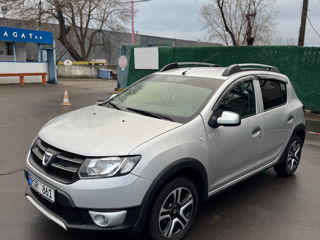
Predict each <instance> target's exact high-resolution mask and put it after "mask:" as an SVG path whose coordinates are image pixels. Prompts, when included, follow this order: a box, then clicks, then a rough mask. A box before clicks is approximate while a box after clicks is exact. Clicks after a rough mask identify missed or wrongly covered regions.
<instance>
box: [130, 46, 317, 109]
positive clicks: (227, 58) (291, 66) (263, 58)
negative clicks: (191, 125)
mask: <svg viewBox="0 0 320 240" xmlns="http://www.w3.org/2000/svg"><path fill="white" fill-rule="evenodd" d="M131 51H132V52H131V54H133V49H132V50H131ZM132 56H133V55H132ZM171 62H208V63H216V64H219V65H221V66H229V65H231V64H235V63H263V64H269V65H273V66H276V67H278V68H279V70H280V71H281V73H283V74H285V75H287V76H288V77H289V78H290V80H291V81H292V83H293V85H294V88H295V90H296V92H297V95H298V96H299V98H300V99H301V101H302V102H303V103H304V104H305V106H306V108H307V109H309V110H313V111H320V48H316V47H274V46H243V47H194V48H193V47H191V48H171V47H162V48H159V65H160V68H161V67H163V66H165V65H166V64H168V63H171ZM153 72H155V71H152V70H136V69H134V58H130V63H129V74H128V80H127V83H128V85H130V84H132V83H134V82H135V81H137V80H138V79H140V78H142V77H144V76H146V75H148V74H151V73H153Z"/></svg>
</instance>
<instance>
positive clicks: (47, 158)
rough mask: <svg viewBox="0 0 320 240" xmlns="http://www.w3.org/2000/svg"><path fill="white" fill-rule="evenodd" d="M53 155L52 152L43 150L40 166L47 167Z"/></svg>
mask: <svg viewBox="0 0 320 240" xmlns="http://www.w3.org/2000/svg"><path fill="white" fill-rule="evenodd" d="M53 157H54V155H53V154H52V153H49V152H45V153H44V154H43V158H42V166H44V167H48V166H49V165H50V163H51V161H52V160H53Z"/></svg>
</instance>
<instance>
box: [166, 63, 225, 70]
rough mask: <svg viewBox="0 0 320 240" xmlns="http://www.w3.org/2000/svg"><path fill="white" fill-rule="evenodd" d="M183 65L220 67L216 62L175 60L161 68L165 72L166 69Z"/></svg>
mask: <svg viewBox="0 0 320 240" xmlns="http://www.w3.org/2000/svg"><path fill="white" fill-rule="evenodd" d="M183 66H192V67H193V66H206V67H220V66H219V65H217V64H214V63H203V62H175V63H170V64H168V65H166V66H164V67H163V68H161V70H160V72H165V71H169V70H172V69H176V68H181V67H183Z"/></svg>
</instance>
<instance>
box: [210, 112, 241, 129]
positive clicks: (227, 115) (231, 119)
mask: <svg viewBox="0 0 320 240" xmlns="http://www.w3.org/2000/svg"><path fill="white" fill-rule="evenodd" d="M240 124H241V118H240V115H239V114H238V113H234V112H229V111H224V112H222V114H221V117H219V118H218V117H217V116H216V113H215V112H214V113H213V114H212V115H211V117H210V119H209V122H208V125H209V126H210V127H212V128H217V127H218V126H239V125H240Z"/></svg>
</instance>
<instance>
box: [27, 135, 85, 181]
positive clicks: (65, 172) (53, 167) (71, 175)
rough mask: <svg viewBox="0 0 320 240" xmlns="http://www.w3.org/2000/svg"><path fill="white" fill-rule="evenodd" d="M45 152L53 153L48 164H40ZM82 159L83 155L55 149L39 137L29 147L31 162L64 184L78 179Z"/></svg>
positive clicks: (83, 158)
mask: <svg viewBox="0 0 320 240" xmlns="http://www.w3.org/2000/svg"><path fill="white" fill-rule="evenodd" d="M45 153H51V154H53V155H54V156H53V158H52V161H51V162H50V163H49V164H48V166H44V165H43V164H42V160H43V157H44V154H45ZM84 160H85V157H83V156H80V155H76V154H73V153H69V152H66V151H63V150H60V149H57V148H55V147H53V146H51V145H49V144H47V143H46V142H44V141H42V140H41V139H40V138H38V139H37V141H36V142H35V143H34V145H33V146H32V148H31V157H30V162H31V164H32V165H33V166H34V167H36V168H37V169H38V170H39V171H41V172H42V173H45V174H46V175H48V176H50V177H52V178H53V179H55V180H57V181H59V182H62V183H66V184H70V183H73V182H75V181H77V180H78V179H79V177H78V170H79V168H80V166H81V164H82V163H83V162H84Z"/></svg>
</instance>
